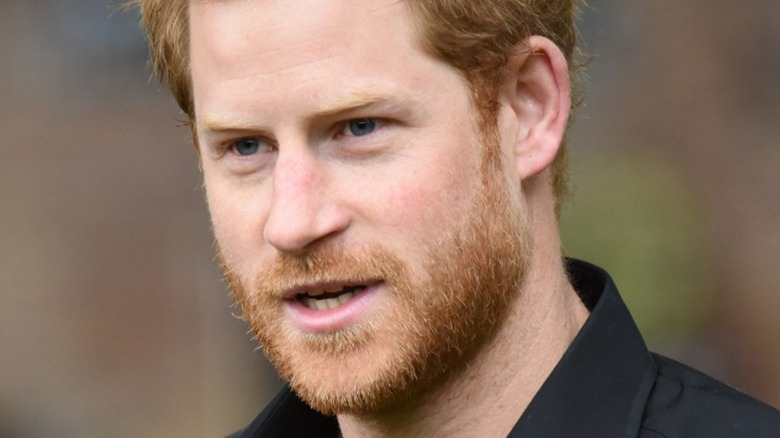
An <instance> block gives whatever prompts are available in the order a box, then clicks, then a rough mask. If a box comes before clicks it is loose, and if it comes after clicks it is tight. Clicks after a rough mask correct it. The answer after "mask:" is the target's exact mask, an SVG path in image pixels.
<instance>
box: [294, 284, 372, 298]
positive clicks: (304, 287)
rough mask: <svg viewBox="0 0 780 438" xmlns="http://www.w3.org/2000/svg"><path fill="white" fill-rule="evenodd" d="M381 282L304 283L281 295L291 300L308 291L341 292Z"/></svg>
mask: <svg viewBox="0 0 780 438" xmlns="http://www.w3.org/2000/svg"><path fill="white" fill-rule="evenodd" d="M380 281H381V280H366V281H360V280H345V281H318V282H312V283H304V284H301V285H299V286H295V287H292V288H290V289H287V290H285V291H284V292H283V293H282V299H285V300H293V299H295V298H296V297H297V296H298V295H302V294H306V293H308V292H309V291H313V290H314V291H316V290H325V291H326V292H327V291H334V290H335V291H338V290H342V289H344V288H348V287H358V286H363V287H368V286H371V285H373V284H376V283H379V282H380Z"/></svg>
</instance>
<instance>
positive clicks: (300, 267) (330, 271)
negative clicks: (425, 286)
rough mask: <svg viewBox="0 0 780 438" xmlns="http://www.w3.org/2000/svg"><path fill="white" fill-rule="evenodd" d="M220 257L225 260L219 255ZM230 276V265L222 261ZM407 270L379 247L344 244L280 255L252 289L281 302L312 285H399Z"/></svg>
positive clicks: (262, 271)
mask: <svg viewBox="0 0 780 438" xmlns="http://www.w3.org/2000/svg"><path fill="white" fill-rule="evenodd" d="M220 257H222V256H221V255H220ZM223 266H224V267H227V268H228V269H224V268H223V270H224V271H225V272H226V275H228V277H230V278H231V280H232V281H235V278H233V277H232V276H231V275H230V273H229V263H226V262H225V261H224V260H223ZM405 271H406V267H405V265H404V264H403V263H402V262H401V260H400V258H399V257H398V256H396V255H394V254H393V253H392V252H390V251H389V250H387V249H386V248H384V247H382V246H380V245H363V246H353V247H347V246H346V245H344V244H328V245H323V246H319V247H317V248H315V249H312V250H311V251H308V252H306V253H304V254H289V253H277V254H276V256H275V257H274V259H273V261H272V262H271V263H269V264H268V265H266V266H260V267H259V269H258V270H257V273H256V276H255V278H254V280H253V282H254V283H253V284H252V287H250V288H248V289H249V290H254V291H255V293H257V294H259V295H260V296H264V297H268V298H275V299H282V298H284V297H285V296H286V295H289V294H290V291H294V290H299V289H302V288H306V287H308V286H312V285H322V284H343V285H350V286H356V285H367V284H371V283H377V282H380V281H381V282H384V283H386V284H388V285H390V286H392V285H394V284H398V282H399V280H400V279H401V278H403V275H404V274H405Z"/></svg>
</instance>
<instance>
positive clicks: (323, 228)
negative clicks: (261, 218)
mask: <svg viewBox="0 0 780 438" xmlns="http://www.w3.org/2000/svg"><path fill="white" fill-rule="evenodd" d="M331 178H332V176H331V175H330V174H329V172H328V171H327V169H326V166H325V165H324V164H323V163H321V162H320V161H318V160H317V159H316V157H314V156H313V155H312V154H311V153H310V152H308V151H307V152H301V153H296V154H295V155H293V154H292V153H290V154H287V155H285V154H284V153H283V152H280V155H279V157H278V158H277V161H276V164H275V167H274V171H273V194H272V199H271V206H270V211H269V212H268V218H267V220H266V224H265V229H264V233H263V234H264V237H265V240H266V242H268V243H270V244H271V245H273V246H274V247H275V248H276V249H277V250H279V251H280V252H285V253H290V254H302V253H304V252H306V251H307V248H309V247H311V246H312V245H313V244H315V243H316V242H319V241H321V240H323V239H326V238H328V237H333V236H335V235H337V234H338V233H340V232H341V231H343V230H345V229H346V228H347V226H348V225H349V220H350V219H349V215H348V213H347V212H346V210H345V209H344V208H342V207H341V206H340V204H339V202H338V201H339V199H338V195H339V194H338V192H337V191H336V190H334V184H333V181H332V179H331Z"/></svg>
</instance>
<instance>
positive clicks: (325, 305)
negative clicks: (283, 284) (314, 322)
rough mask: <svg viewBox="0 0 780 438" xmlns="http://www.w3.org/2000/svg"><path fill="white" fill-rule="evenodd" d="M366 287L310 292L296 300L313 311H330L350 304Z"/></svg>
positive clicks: (342, 287) (297, 297) (347, 287)
mask: <svg viewBox="0 0 780 438" xmlns="http://www.w3.org/2000/svg"><path fill="white" fill-rule="evenodd" d="M365 289H366V286H338V287H334V288H332V289H329V288H326V289H317V290H310V291H307V292H304V293H301V294H298V295H297V296H296V299H297V300H298V301H300V302H301V303H303V304H304V305H305V306H306V307H308V308H309V309H312V310H328V309H335V308H337V307H341V306H343V305H344V304H346V303H348V302H349V301H350V300H351V299H352V298H354V297H355V296H356V295H358V294H359V293H361V292H363V291H364V290H365Z"/></svg>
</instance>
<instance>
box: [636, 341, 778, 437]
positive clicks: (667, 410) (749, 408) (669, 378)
mask: <svg viewBox="0 0 780 438" xmlns="http://www.w3.org/2000/svg"><path fill="white" fill-rule="evenodd" d="M653 358H654V360H655V362H656V363H657V365H658V377H657V379H656V382H655V385H654V387H653V389H652V391H651V393H650V397H649V399H648V401H647V405H646V407H645V413H644V418H643V420H642V427H641V432H640V436H641V437H647V438H649V437H659V438H661V437H666V438H675V437H685V438H688V437H708V438H710V437H715V438H717V437H724V438H725V437H766V438H770V437H778V436H780V412H778V411H777V410H775V409H774V408H772V407H770V406H769V405H766V404H764V403H761V402H760V401H758V400H756V399H754V398H752V397H750V396H748V395H746V394H744V393H742V392H740V391H738V390H736V389H734V388H732V387H730V386H727V385H725V384H723V383H721V382H719V381H717V380H715V379H713V378H711V377H709V376H707V375H706V374H704V373H701V372H699V371H696V370H694V369H693V368H690V367H688V366H685V365H683V364H681V363H679V362H676V361H674V360H672V359H669V358H666V357H664V356H661V355H657V354H654V355H653Z"/></svg>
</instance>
